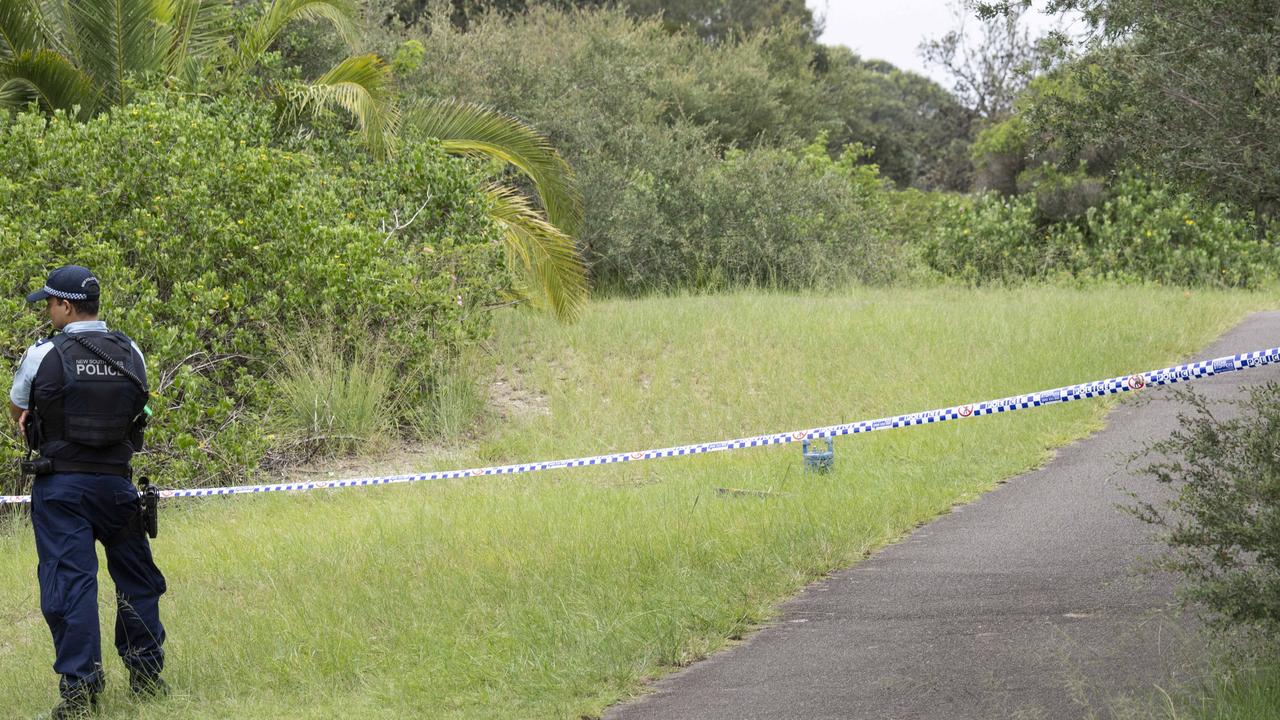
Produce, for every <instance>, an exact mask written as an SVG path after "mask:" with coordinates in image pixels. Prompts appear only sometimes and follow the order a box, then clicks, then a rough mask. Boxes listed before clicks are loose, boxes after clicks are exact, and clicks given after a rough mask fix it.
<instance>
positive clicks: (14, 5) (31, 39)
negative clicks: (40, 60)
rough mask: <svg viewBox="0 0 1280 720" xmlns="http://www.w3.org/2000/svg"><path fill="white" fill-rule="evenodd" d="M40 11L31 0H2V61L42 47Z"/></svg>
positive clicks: (0, 7)
mask: <svg viewBox="0 0 1280 720" xmlns="http://www.w3.org/2000/svg"><path fill="white" fill-rule="evenodd" d="M38 13H39V8H38V7H36V6H34V5H33V4H32V2H31V0H0V62H6V61H10V60H13V59H14V58H16V57H18V56H19V55H21V54H22V53H24V52H28V51H32V52H34V51H35V50H36V49H37V48H39V47H40V36H41V32H40V25H39V14H38Z"/></svg>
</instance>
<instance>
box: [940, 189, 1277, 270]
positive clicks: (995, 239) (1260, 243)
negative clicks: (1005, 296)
mask: <svg viewBox="0 0 1280 720" xmlns="http://www.w3.org/2000/svg"><path fill="white" fill-rule="evenodd" d="M1086 185H1087V183H1084V184H1082V183H1076V182H1071V183H1067V182H1065V181H1064V182H1062V183H1045V186H1046V189H1045V190H1044V191H1043V192H1040V191H1037V192H1035V193H1028V194H1026V195H1020V196H1016V197H1011V198H1004V197H1000V196H997V195H995V194H986V195H981V196H978V197H977V198H975V199H973V200H972V201H971V202H970V201H968V200H955V201H953V203H954V207H955V209H956V210H957V211H958V212H956V213H955V214H953V215H952V220H951V221H949V222H947V223H945V224H943V225H942V226H940V227H939V228H938V229H937V231H936V232H935V233H934V234H933V236H932V237H931V238H930V239H929V240H928V242H927V243H926V247H925V250H924V257H925V259H926V261H927V262H928V263H929V265H930V266H931V267H933V268H934V269H935V270H937V271H939V272H941V273H943V274H944V275H948V276H951V277H957V278H961V279H963V280H965V281H968V282H974V283H983V282H1007V281H1020V280H1026V279H1039V278H1047V277H1054V276H1058V275H1065V276H1068V277H1073V278H1077V279H1094V278H1101V279H1108V280H1118V281H1129V282H1134V281H1138V282H1142V281H1151V282H1158V283H1162V284H1168V285H1192V286H1195V285H1200V286H1211V287H1257V286H1260V285H1264V284H1266V283H1267V282H1270V281H1272V280H1273V279H1274V278H1275V277H1276V276H1277V273H1278V272H1280V245H1277V243H1275V242H1273V241H1271V240H1269V239H1267V238H1260V237H1259V236H1258V231H1257V228H1256V225H1255V224H1254V222H1253V221H1252V219H1251V218H1249V217H1246V216H1244V215H1242V214H1241V213H1240V212H1239V211H1238V210H1236V209H1234V208H1231V207H1229V206H1227V205H1222V204H1219V205H1209V204H1206V203H1204V202H1202V201H1200V200H1198V199H1196V198H1195V197H1194V196H1192V195H1189V194H1185V193H1177V192H1174V191H1172V190H1171V189H1170V188H1169V187H1168V186H1166V185H1163V184H1161V183H1158V182H1155V181H1152V180H1151V179H1149V178H1147V177H1144V176H1143V175H1141V174H1138V173H1133V172H1130V173H1127V174H1124V175H1122V176H1120V177H1119V178H1118V179H1117V180H1116V181H1114V182H1113V183H1112V184H1111V187H1110V188H1109V189H1108V190H1107V191H1106V200H1104V201H1103V202H1102V203H1101V204H1100V205H1095V206H1093V207H1088V208H1087V209H1084V208H1085V205H1087V204H1088V203H1087V202H1084V201H1083V200H1082V199H1081V197H1082V196H1084V195H1089V196H1092V197H1094V198H1097V197H1098V196H1100V195H1101V194H1102V193H1101V191H1100V189H1098V188H1093V187H1086ZM1041 204H1044V207H1043V208H1042V207H1041ZM1082 209H1083V213H1082V214H1079V213H1080V211H1081V210H1082ZM1063 215H1066V216H1068V219H1065V220H1059V221H1053V218H1055V217H1059V216H1063Z"/></svg>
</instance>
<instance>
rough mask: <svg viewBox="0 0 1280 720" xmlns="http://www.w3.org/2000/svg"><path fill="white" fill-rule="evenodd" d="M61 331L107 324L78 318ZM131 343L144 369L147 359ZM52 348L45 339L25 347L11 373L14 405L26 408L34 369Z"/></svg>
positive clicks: (89, 329)
mask: <svg viewBox="0 0 1280 720" xmlns="http://www.w3.org/2000/svg"><path fill="white" fill-rule="evenodd" d="M62 332H64V333H82V332H107V324H106V323H105V322H103V321H101V320H79V321H77V322H71V323H67V325H66V327H64V328H62ZM131 342H132V341H131ZM132 344H133V351H134V352H136V353H138V359H139V360H140V361H141V362H142V367H143V369H144V370H145V369H146V367H147V360H146V358H144V357H143V356H142V350H140V349H138V344H137V343H132ZM52 349H53V343H51V342H49V340H48V339H45V340H41V341H40V342H38V343H36V344H35V345H32V346H31V347H29V348H27V351H26V352H25V353H23V354H22V360H21V361H19V362H18V372H16V373H14V374H13V387H12V388H9V401H10V402H12V403H13V404H14V405H17V406H18V407H20V408H22V409H23V410H26V409H27V400H29V399H30V398H31V383H32V381H34V380H35V379H36V371H37V370H39V369H40V363H41V362H43V361H44V356H45V355H48V354H49V351H50V350H52Z"/></svg>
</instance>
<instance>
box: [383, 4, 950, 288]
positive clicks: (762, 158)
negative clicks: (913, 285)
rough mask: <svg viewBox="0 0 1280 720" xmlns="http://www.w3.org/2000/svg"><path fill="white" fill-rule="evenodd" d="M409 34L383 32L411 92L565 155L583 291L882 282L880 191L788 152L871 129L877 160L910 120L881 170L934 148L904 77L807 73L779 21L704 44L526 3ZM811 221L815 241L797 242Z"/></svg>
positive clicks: (846, 62) (597, 14)
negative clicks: (523, 128)
mask: <svg viewBox="0 0 1280 720" xmlns="http://www.w3.org/2000/svg"><path fill="white" fill-rule="evenodd" d="M409 34H412V31H411V32H410V33H409ZM406 37H407V35H405V34H393V35H389V36H386V37H384V38H383V39H382V40H381V42H382V43H383V45H384V52H385V53H386V54H387V55H389V56H393V57H396V58H398V59H399V60H398V61H399V63H400V66H401V67H403V68H404V69H405V72H404V74H403V75H402V76H401V81H402V82H401V87H402V89H403V91H404V92H405V93H406V94H407V95H414V94H423V95H432V96H457V97H462V98H465V99H468V100H474V101H479V102H485V103H489V104H491V105H494V106H497V107H501V108H503V109H504V110H506V111H509V112H512V113H514V114H516V115H518V116H520V117H522V118H524V119H526V120H528V121H529V122H531V123H532V124H533V125H534V126H536V127H537V128H538V129H539V130H541V131H543V132H545V133H547V134H548V136H549V137H550V138H551V139H552V141H553V142H554V144H555V145H556V146H557V147H559V148H561V149H562V150H563V151H564V153H565V155H566V158H567V159H568V160H569V161H570V162H571V164H572V165H573V167H574V168H575V170H576V171H577V173H578V177H579V179H580V181H581V187H582V188H583V193H584V196H585V201H586V207H587V216H586V219H585V222H584V224H583V227H582V229H581V231H580V233H579V236H578V241H579V243H580V245H581V247H582V249H583V250H584V252H585V254H586V256H587V258H588V259H589V262H590V263H591V265H592V280H593V285H594V286H595V287H596V288H604V289H606V290H610V291H614V290H617V291H623V292H630V293H636V292H644V291H646V290H651V289H655V288H657V289H666V288H684V287H715V286H721V285H731V284H742V285H747V284H776V285H784V286H788V287H799V286H803V285H805V284H808V283H811V282H828V281H829V280H830V279H831V278H832V277H834V276H836V275H841V276H852V277H875V278H878V277H882V275H883V270H884V269H885V268H886V267H891V266H894V265H895V264H897V262H898V260H897V256H896V255H890V256H887V257H873V256H872V255H871V254H869V253H870V252H871V251H872V250H873V249H880V248H885V249H889V250H893V249H894V247H893V245H891V244H882V243H878V241H873V240H874V238H873V235H874V236H877V237H878V236H879V235H883V234H884V232H885V230H886V229H885V228H884V227H883V225H882V224H881V223H879V220H878V215H877V212H878V211H877V210H875V209H874V208H873V207H872V206H873V205H876V204H880V200H873V198H871V196H870V195H869V194H868V193H867V192H865V191H864V189H860V188H858V187H854V188H847V187H846V185H847V183H842V182H840V180H839V178H838V176H837V174H836V173H832V172H827V171H825V170H824V171H817V170H814V169H813V168H812V167H811V166H810V165H808V164H806V163H802V162H800V160H799V158H800V157H801V156H802V155H803V153H801V148H800V145H801V144H802V143H804V142H807V141H808V140H810V139H812V138H814V137H815V136H818V135H819V132H820V131H821V130H823V129H829V130H830V132H831V134H832V135H829V136H826V137H831V136H835V137H838V138H840V139H844V138H846V137H849V136H850V134H851V133H853V134H854V135H857V134H859V133H864V132H866V133H870V132H871V131H872V130H875V131H876V132H877V133H878V134H876V135H875V137H876V139H877V141H879V140H884V142H883V143H881V147H879V148H877V150H879V151H881V153H882V154H883V153H884V152H886V151H888V150H891V149H893V148H892V147H891V145H892V142H891V141H890V138H892V137H893V132H894V131H897V130H901V128H902V127H903V124H904V123H907V124H911V123H915V124H912V125H911V129H912V130H913V132H914V133H915V134H913V135H912V138H911V139H910V140H907V139H904V138H905V137H906V136H905V135H902V134H901V133H899V135H898V137H897V138H896V140H893V142H896V143H897V144H898V145H900V146H902V147H899V148H897V152H899V154H904V157H903V158H902V159H901V162H899V163H895V164H897V165H900V166H901V167H902V171H903V173H904V174H907V175H913V176H914V175H915V174H918V173H919V172H924V171H925V170H926V168H925V165H928V163H925V162H924V161H923V160H920V159H919V158H916V159H914V160H911V161H908V160H907V158H906V157H905V155H906V154H909V155H911V156H912V157H913V158H914V157H915V153H916V152H917V151H921V152H922V151H923V150H922V148H932V147H933V145H935V144H936V142H935V141H936V140H937V138H936V137H935V135H932V134H926V133H924V131H923V126H924V125H930V126H931V123H933V122H934V121H933V120H932V119H930V120H925V119H921V118H924V117H930V118H931V117H932V115H933V113H934V109H935V108H936V105H937V103H936V102H934V101H932V100H931V101H930V102H929V103H927V104H925V105H924V106H923V107H922V106H921V104H920V103H917V102H912V99H913V98H916V97H917V95H918V94H920V92H922V91H923V88H918V87H916V84H917V83H908V85H907V86H903V87H899V86H898V81H899V80H904V81H905V80H906V78H901V77H898V76H897V75H894V74H893V73H892V72H889V71H885V70H883V68H881V69H879V70H876V71H873V70H871V69H869V68H867V67H864V66H863V64H862V63H861V61H859V60H858V59H857V58H855V57H852V56H846V55H847V53H846V54H841V56H840V59H839V62H837V63H834V64H833V65H832V67H831V68H829V69H828V71H827V72H826V74H825V75H823V76H822V77H818V76H817V75H816V74H815V73H816V71H815V70H814V69H813V68H812V67H811V66H810V65H811V61H812V60H814V58H813V52H812V50H813V48H812V45H810V44H809V43H808V41H807V40H804V39H803V38H799V37H797V36H795V34H794V33H793V32H790V31H787V30H775V31H771V32H769V33H764V34H759V35H754V36H751V37H749V38H743V39H742V41H741V42H736V43H716V44H709V43H706V42H703V41H701V40H699V39H698V38H697V37H695V36H693V35H691V34H685V33H675V34H672V33H670V32H669V31H668V30H667V29H666V28H664V27H663V26H662V24H661V23H660V22H658V21H656V20H643V21H637V20H634V19H632V18H629V17H627V15H626V13H625V12H623V11H622V10H618V9H610V10H601V11H591V12H569V13H562V12H554V11H550V10H548V9H546V8H533V9H531V10H530V12H529V13H527V14H522V15H520V16H518V17H515V18H511V19H509V20H508V19H505V18H502V17H498V16H490V17H482V18H479V19H476V20H475V21H474V22H473V23H471V24H470V25H469V26H468V29H467V30H466V31H465V32H461V31H459V30H457V29H456V28H454V27H452V26H451V25H449V24H448V23H447V22H435V23H434V24H433V25H431V27H430V28H429V34H427V35H425V36H424V37H422V38H421V40H422V41H421V42H420V43H417V44H414V40H413V39H409V40H405V38H406ZM420 52H421V55H420ZM916 79H917V80H919V81H920V82H923V83H927V82H928V81H925V80H923V79H922V78H916ZM933 87H934V89H935V90H937V91H938V93H939V94H940V95H941V96H943V97H946V93H945V92H942V91H941V90H940V89H938V88H936V86H933ZM837 105H838V106H837ZM886 113H888V115H889V119H888V120H885V119H881V118H880V116H881V115H885V114H886ZM855 116H856V117H855ZM939 122H941V121H940V120H939ZM917 126H920V127H917ZM890 128H892V129H893V130H890ZM901 132H906V131H905V130H902V131H901ZM836 145H837V146H836V147H835V148H833V149H834V150H835V151H836V153H837V154H838V153H839V152H840V147H839V143H838V142H837V143H836ZM906 146H910V147H909V148H908V147H906ZM908 151H910V152H908ZM866 161H867V158H866V157H865V156H862V155H859V156H858V162H859V163H863V164H865V163H866ZM855 185H856V183H855ZM875 186H876V188H877V190H878V189H879V186H880V183H878V182H877V183H875ZM881 195H883V193H881ZM780 208H781V210H779V209H780ZM802 213H815V215H814V216H813V217H811V218H808V219H802V218H801V214H802ZM810 230H813V231H814V232H816V233H817V236H816V237H813V238H804V237H802V235H803V234H804V233H806V232H808V231H810ZM838 235H843V236H844V238H845V240H843V241H841V240H838V239H837V236H838ZM751 243H755V247H751ZM820 256H821V257H820ZM801 258H805V259H804V261H803V262H802V261H801ZM846 261H852V262H853V263H854V265H853V266H851V267H849V266H845V267H841V268H840V269H839V272H832V270H833V265H836V264H840V263H845V262H846ZM793 273H794V274H793Z"/></svg>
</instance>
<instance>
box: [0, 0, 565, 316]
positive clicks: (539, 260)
mask: <svg viewBox="0 0 1280 720" xmlns="http://www.w3.org/2000/svg"><path fill="white" fill-rule="evenodd" d="M231 10H232V8H231V4H230V0H60V1H54V0H0V109H8V110H21V109H24V108H26V107H29V106H30V105H32V104H35V105H37V106H38V107H39V108H40V109H41V110H42V111H44V112H53V111H55V110H64V111H67V112H70V113H73V114H74V115H76V116H77V117H80V118H88V117H92V116H93V115H94V114H96V113H98V112H101V111H102V110H104V109H106V108H109V107H112V106H117V105H123V104H125V103H127V102H129V100H130V98H131V96H132V94H133V92H134V88H135V87H146V86H148V85H150V86H154V85H161V84H163V85H168V86H173V87H177V88H180V89H189V88H192V87H199V86H203V85H206V84H207V83H208V81H209V79H210V78H214V77H216V78H218V82H220V83H223V86H224V87H231V86H234V85H235V84H236V83H237V82H239V81H241V80H243V79H244V78H245V77H246V76H248V75H249V74H250V73H251V72H252V71H253V70H254V69H256V68H257V67H258V66H259V64H260V63H261V61H262V59H263V56H264V54H265V53H266V52H267V50H268V49H269V48H270V47H271V45H272V44H273V43H274V42H275V40H276V38H277V37H278V36H279V35H280V33H281V31H282V30H283V29H284V28H285V27H287V26H288V25H289V24H290V23H292V22H294V21H297V20H306V19H319V20H324V21H327V22H328V23H330V24H331V25H332V26H333V28H334V29H335V31H336V32H337V33H338V34H339V35H340V36H341V37H342V38H343V39H344V40H345V41H346V42H347V44H348V47H350V48H351V49H352V50H353V51H354V50H355V43H356V40H357V37H358V32H357V28H356V20H355V18H356V15H357V8H356V7H355V5H354V2H353V0H273V1H272V2H271V4H270V5H269V6H268V7H267V8H266V10H265V11H264V12H263V14H262V15H261V16H260V17H259V18H257V20H256V21H254V22H251V23H248V24H247V25H246V26H245V29H244V30H242V31H240V32H238V33H237V32H234V31H233V30H232V24H231ZM272 90H273V91H274V92H275V94H276V97H277V98H278V99H279V100H280V101H281V102H280V106H281V107H282V108H283V112H284V114H285V115H286V116H292V117H301V116H305V115H308V114H311V113H315V112H319V111H322V110H326V109H339V110H341V111H343V112H345V113H346V114H348V115H349V116H350V117H351V118H352V119H353V120H354V122H355V123H356V125H357V127H358V128H359V130H360V132H361V134H362V136H363V137H364V138H365V140H366V142H367V143H368V145H369V147H370V149H371V150H372V151H373V152H374V153H375V154H381V153H386V152H394V149H395V144H396V142H397V140H398V138H399V137H400V135H401V125H402V119H405V118H407V120H406V122H405V124H406V125H407V126H408V128H409V130H410V132H412V133H413V134H415V135H420V136H425V137H433V138H437V139H438V140H439V141H440V142H441V144H442V146H443V148H444V149H445V150H446V151H447V152H453V153H457V154H463V155H481V156H485V157H489V158H495V159H498V160H501V161H503V162H504V163H507V164H509V165H510V166H512V167H514V168H515V169H516V170H518V171H519V172H520V173H522V174H524V175H525V176H526V177H527V178H528V180H529V181H530V182H531V184H532V186H533V189H534V191H535V193H536V194H537V196H538V198H539V200H540V202H541V205H542V207H543V208H545V214H544V213H543V212H542V211H540V210H538V209H537V208H536V207H535V206H534V204H533V203H532V202H530V200H529V198H527V197H526V196H524V195H523V194H522V193H520V192H519V191H518V190H516V189H515V188H513V187H511V186H508V185H503V184H499V183H495V184H493V185H491V186H489V187H488V188H487V191H486V192H487V195H488V197H489V200H490V216H491V217H492V219H493V221H494V222H495V224H496V225H497V226H498V227H499V228H500V229H501V231H502V238H503V240H504V243H505V246H506V248H507V257H508V260H509V262H511V263H512V264H513V266H514V268H515V270H516V271H517V276H518V277H520V278H522V282H521V286H520V287H518V288H517V291H518V292H520V293H521V294H522V295H523V296H524V297H526V298H527V299H529V300H530V301H531V302H532V303H533V304H534V305H536V306H539V307H542V308H544V309H546V310H548V311H550V312H552V313H554V314H555V315H556V316H557V317H559V318H562V319H568V318H572V317H574V316H575V315H576V314H577V313H578V311H579V310H580V309H581V307H582V305H583V304H584V303H585V300H586V296H587V282H586V270H585V268H584V266H583V264H582V261H581V258H580V256H579V254H578V252H577V249H576V247H575V245H574V242H573V240H572V235H573V233H574V232H576V231H577V227H578V225H579V223H580V222H581V219H582V199H581V196H580V194H579V193H578V191H577V187H576V182H575V179H574V175H573V171H572V170H571V168H570V167H569V165H568V164H567V163H565V162H564V160H563V159H562V158H561V157H560V155H559V154H558V153H557V152H556V151H555V149H554V148H553V147H551V145H550V143H549V142H547V140H546V138H544V137H543V136H541V135H540V134H538V133H537V132H536V131H535V130H533V129H532V128H531V127H529V126H528V125H526V124H525V123H523V122H521V121H520V120H518V119H516V118H514V117H511V116H509V115H505V114H503V113H500V112H497V111H495V110H493V109H491V108H486V107H482V106H478V105H472V104H467V103H462V102H456V101H452V100H429V101H424V102H422V103H420V104H419V105H416V106H414V107H412V108H409V109H408V111H407V112H405V113H402V111H401V108H400V107H399V105H398V103H397V99H396V96H395V92H394V79H393V77H392V74H391V68H390V67H389V66H388V65H387V64H386V63H385V62H384V61H383V60H382V59H381V58H379V57H378V56H377V55H374V54H358V55H352V56H350V57H348V58H346V59H344V60H343V61H341V62H340V63H338V64H337V65H335V66H334V67H333V68H332V69H330V70H329V71H328V72H326V73H324V74H323V75H322V76H321V77H319V78H317V79H316V80H313V81H311V82H308V83H301V84H296V85H287V86H280V85H277V86H273V87H272ZM402 115H403V116H405V118H402Z"/></svg>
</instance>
